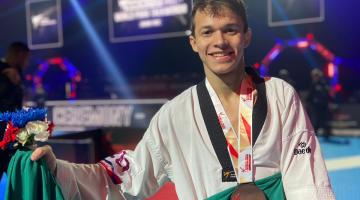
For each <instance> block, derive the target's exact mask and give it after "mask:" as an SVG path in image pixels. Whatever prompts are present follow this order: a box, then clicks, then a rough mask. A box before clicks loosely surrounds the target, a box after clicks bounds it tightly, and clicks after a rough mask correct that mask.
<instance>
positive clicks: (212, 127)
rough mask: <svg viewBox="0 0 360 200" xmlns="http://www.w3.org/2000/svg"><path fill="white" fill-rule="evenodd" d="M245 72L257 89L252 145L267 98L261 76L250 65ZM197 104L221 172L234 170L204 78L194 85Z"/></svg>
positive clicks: (261, 119)
mask: <svg viewBox="0 0 360 200" xmlns="http://www.w3.org/2000/svg"><path fill="white" fill-rule="evenodd" d="M245 70H246V73H248V74H249V75H250V76H251V77H252V79H253V81H254V83H255V88H256V90H257V100H256V102H255V105H254V108H253V115H252V132H253V134H252V139H253V145H254V144H255V143H256V140H257V138H258V136H259V134H260V131H261V129H262V126H263V125H264V122H265V119H266V115H267V98H266V87H265V81H264V79H263V78H261V77H260V76H259V75H258V74H257V73H256V72H255V71H254V69H252V68H251V67H246V68H245ZM196 90H197V94H198V99H199V104H200V109H201V113H202V116H203V119H204V122H205V125H206V129H207V131H208V134H209V137H210V140H211V143H212V145H213V148H214V150H215V153H216V155H217V158H218V160H219V162H220V164H221V166H222V168H223V173H225V172H232V173H233V172H234V168H233V166H232V162H231V159H230V155H229V153H228V151H227V142H226V138H225V136H224V133H223V131H222V128H221V126H220V124H219V122H218V117H217V114H216V110H215V107H214V105H213V103H212V101H211V97H210V95H209V91H208V90H207V88H206V85H205V80H203V81H202V82H201V83H199V84H198V85H197V86H196ZM223 181H236V179H235V180H234V179H229V180H224V176H223Z"/></svg>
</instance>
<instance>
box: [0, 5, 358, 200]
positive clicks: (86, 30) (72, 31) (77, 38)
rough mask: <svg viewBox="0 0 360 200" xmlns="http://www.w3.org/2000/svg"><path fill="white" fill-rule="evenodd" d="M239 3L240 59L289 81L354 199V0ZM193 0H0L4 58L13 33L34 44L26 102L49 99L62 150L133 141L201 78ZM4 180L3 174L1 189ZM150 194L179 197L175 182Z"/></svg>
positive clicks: (91, 158) (117, 147)
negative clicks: (193, 37)
mask: <svg viewBox="0 0 360 200" xmlns="http://www.w3.org/2000/svg"><path fill="white" fill-rule="evenodd" d="M245 2H246V3H247V8H248V20H249V24H250V27H251V29H252V31H253V40H252V43H251V45H250V47H249V48H248V49H247V50H246V63H247V64H248V65H250V66H253V67H254V68H256V69H257V70H258V72H259V73H260V74H261V75H264V76H275V77H280V78H282V79H284V80H286V81H288V82H289V83H290V84H292V85H293V86H294V87H295V89H296V90H297V91H298V93H299V94H300V96H301V99H302V100H303V104H304V105H305V106H306V108H307V111H308V114H309V115H310V117H311V120H312V122H313V123H314V127H315V129H316V132H317V134H318V136H319V140H320V143H321V147H322V151H323V154H324V156H325V158H326V162H327V167H328V170H329V176H330V179H331V182H332V185H333V189H334V191H335V193H336V196H337V199H360V191H359V190H358V186H357V185H359V184H360V137H359V136H360V124H359V123H360V84H359V81H358V79H359V77H360V40H359V35H360V22H358V21H359V19H360V14H359V12H357V11H356V9H357V8H359V7H360V1H358V0H348V1H346V2H344V1H335V0H301V1H299V0H251V1H250V0H246V1H245ZM191 6H192V1H191V0H169V1H163V0H107V1H104V0H1V1H0V27H1V31H0V57H2V56H4V55H5V52H6V48H7V46H8V45H10V44H11V43H12V42H14V41H22V42H24V43H26V44H27V45H28V46H29V48H30V54H31V57H30V61H29V64H28V67H27V68H26V69H25V71H24V77H23V78H24V81H23V89H24V91H25V93H24V102H25V103H24V104H25V105H28V106H45V107H47V108H48V109H49V119H50V120H52V121H53V122H54V123H55V124H56V127H55V133H54V138H53V139H51V140H50V141H49V143H50V144H51V145H52V146H53V148H54V150H55V152H56V155H57V156H58V157H59V158H62V159H67V160H70V161H74V162H83V163H93V162H97V161H99V159H101V158H103V157H105V156H107V155H110V154H112V153H115V152H118V151H121V150H123V149H132V148H134V147H135V145H136V144H137V142H138V141H139V140H140V138H141V137H142V134H143V133H144V131H145V129H146V127H147V125H148V123H149V121H150V119H151V117H152V116H153V115H154V114H155V112H156V111H157V110H158V109H159V108H160V107H161V105H162V104H164V103H165V102H166V101H167V100H169V99H171V98H173V97H174V96H176V95H177V94H179V93H180V92H181V91H183V90H185V89H186V88H188V87H189V86H192V85H194V84H196V83H198V82H199V81H201V80H202V79H203V78H204V73H203V68H202V64H201V61H200V59H199V58H198V56H197V55H196V54H195V53H194V52H193V51H192V49H191V47H190V45H189V43H188V38H187V36H186V35H187V34H189V30H188V29H189V25H190V11H191ZM319 109H320V111H319ZM321 111H323V112H321ZM318 113H322V114H318ZM64 147H66V148H64ZM0 178H1V177H0ZM5 185H6V176H3V177H2V179H1V182H0V199H2V198H3V196H4V189H5V187H6V186H5ZM151 199H177V197H176V194H175V192H174V186H173V185H172V184H167V185H165V187H164V188H162V189H161V190H160V191H159V193H157V194H156V195H155V196H154V197H152V198H151Z"/></svg>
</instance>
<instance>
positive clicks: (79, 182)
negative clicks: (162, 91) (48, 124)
mask: <svg viewBox="0 0 360 200" xmlns="http://www.w3.org/2000/svg"><path fill="white" fill-rule="evenodd" d="M251 37H252V32H251V29H250V28H249V27H248V23H247V15H246V10H245V5H244V3H243V1H241V0H195V1H194V5H193V10H192V34H191V35H190V36H189V41H190V45H191V47H192V49H193V50H194V51H195V52H196V53H198V55H199V57H200V59H201V61H202V64H203V68H204V71H205V76H206V77H205V80H204V81H202V82H201V83H199V84H198V85H196V86H192V87H190V88H189V89H187V90H185V91H184V92H182V93H181V94H180V95H178V96H177V97H175V98H173V99H172V100H170V101H169V102H167V103H166V104H165V105H163V106H162V108H161V109H160V110H159V111H158V112H157V113H156V114H155V116H154V117H153V118H152V120H151V122H150V125H149V127H148V129H147V130H146V132H145V134H144V136H143V138H142V139H141V141H140V142H139V143H138V145H137V146H136V148H135V150H134V151H129V150H125V151H122V152H120V153H118V154H115V155H113V156H110V157H107V158H105V159H104V160H102V161H100V162H99V163H97V164H88V165H84V164H75V163H69V162H66V161H63V160H57V159H56V158H55V155H54V153H53V152H52V150H51V147H50V146H45V147H40V148H37V149H36V150H35V151H34V152H33V154H32V157H31V159H32V160H38V159H39V158H44V159H45V161H46V162H47V163H48V166H49V169H50V170H51V172H52V173H53V174H54V175H55V176H56V179H57V180H58V183H59V184H60V187H61V189H62V192H63V194H64V196H65V198H66V199H99V200H100V199H145V198H147V197H149V196H151V195H152V194H154V193H155V192H156V191H157V190H158V189H159V188H160V187H161V186H162V185H163V184H164V183H166V182H169V181H171V182H173V183H174V184H175V187H176V192H177V195H178V197H179V199H184V200H199V199H216V200H218V199H220V198H221V197H222V198H223V199H230V198H232V199H239V197H240V199H242V200H246V199H252V200H259V199H262V200H263V199H265V198H266V199H270V200H283V199H288V200H303V199H309V200H310V199H311V200H323V199H326V200H332V199H335V197H334V194H333V192H332V189H331V185H330V182H329V178H328V175H327V170H326V166H325V163H324V159H323V157H322V154H321V149H320V145H319V143H318V140H317V138H316V136H315V134H314V130H313V128H312V125H311V123H310V120H309V119H308V117H307V115H306V112H305V110H304V108H303V106H302V104H301V102H300V99H299V97H298V95H297V93H296V91H295V90H294V88H293V87H292V86H291V85H289V84H288V83H286V82H285V81H282V80H280V79H277V78H270V77H267V78H262V77H260V76H259V75H258V74H257V73H256V72H255V71H254V69H253V68H251V67H246V65H245V58H244V51H245V49H246V48H247V47H248V46H249V45H250V41H251ZM224 196H225V197H227V198H224Z"/></svg>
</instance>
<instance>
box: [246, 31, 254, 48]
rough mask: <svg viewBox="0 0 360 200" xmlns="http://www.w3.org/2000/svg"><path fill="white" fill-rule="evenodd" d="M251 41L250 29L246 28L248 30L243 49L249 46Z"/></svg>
mask: <svg viewBox="0 0 360 200" xmlns="http://www.w3.org/2000/svg"><path fill="white" fill-rule="evenodd" d="M251 39H252V31H251V28H248V30H247V31H246V33H245V48H247V47H248V46H249V45H250V43H251Z"/></svg>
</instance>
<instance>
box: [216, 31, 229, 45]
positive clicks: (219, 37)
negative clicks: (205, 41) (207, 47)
mask: <svg viewBox="0 0 360 200" xmlns="http://www.w3.org/2000/svg"><path fill="white" fill-rule="evenodd" d="M214 45H215V47H218V48H225V47H226V46H227V45H228V41H227V39H226V37H225V35H224V33H222V32H221V31H217V32H215V34H214Z"/></svg>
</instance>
